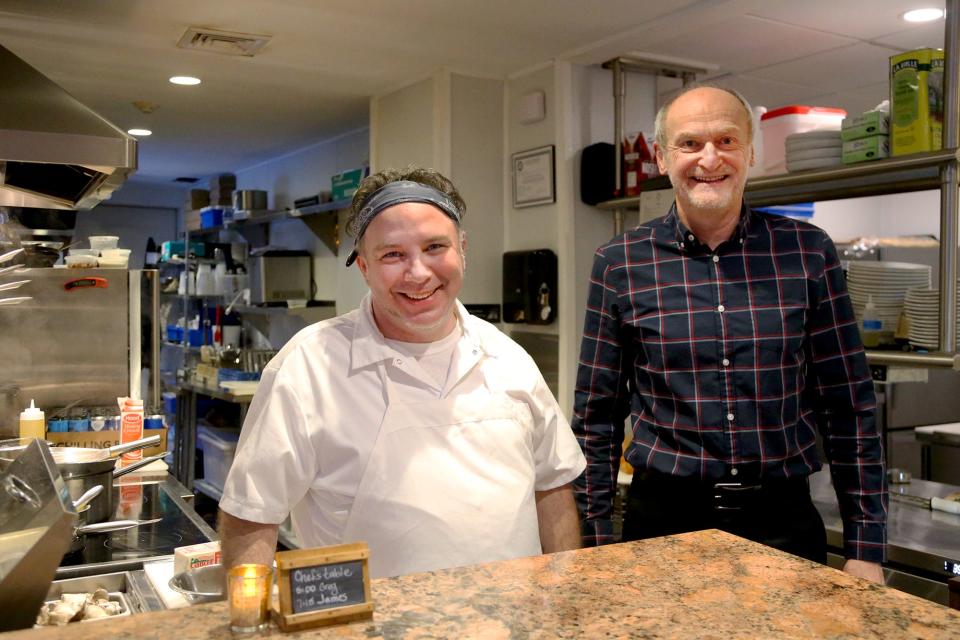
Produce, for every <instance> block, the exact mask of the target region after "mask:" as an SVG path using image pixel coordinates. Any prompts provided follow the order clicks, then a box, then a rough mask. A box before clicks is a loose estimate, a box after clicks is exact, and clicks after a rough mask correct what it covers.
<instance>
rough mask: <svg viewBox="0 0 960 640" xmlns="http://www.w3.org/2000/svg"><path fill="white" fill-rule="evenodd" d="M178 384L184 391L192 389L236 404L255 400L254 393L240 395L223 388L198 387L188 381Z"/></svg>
mask: <svg viewBox="0 0 960 640" xmlns="http://www.w3.org/2000/svg"><path fill="white" fill-rule="evenodd" d="M178 386H179V387H180V389H182V390H184V391H191V392H193V393H195V394H199V395H203V396H208V397H210V398H217V399H218V400H226V401H227V402H234V403H236V404H250V401H251V400H253V395H252V394H251V395H243V396H239V395H236V394H233V393H230V392H229V391H224V390H222V389H208V388H206V387H198V386H196V385H192V384H187V383H181V384H180V385H178Z"/></svg>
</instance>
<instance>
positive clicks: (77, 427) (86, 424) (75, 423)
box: [67, 418, 90, 431]
mask: <svg viewBox="0 0 960 640" xmlns="http://www.w3.org/2000/svg"><path fill="white" fill-rule="evenodd" d="M67 430H68V431H90V418H71V419H70V420H69V424H68V426H67Z"/></svg>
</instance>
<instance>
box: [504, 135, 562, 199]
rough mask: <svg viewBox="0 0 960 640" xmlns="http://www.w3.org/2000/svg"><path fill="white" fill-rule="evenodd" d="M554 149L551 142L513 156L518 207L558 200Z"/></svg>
mask: <svg viewBox="0 0 960 640" xmlns="http://www.w3.org/2000/svg"><path fill="white" fill-rule="evenodd" d="M553 149H554V147H553V145H552V144H551V145H547V146H545V147H537V148H536V149H529V150H527V151H520V152H518V153H515V154H513V155H512V156H511V159H512V162H511V166H512V173H513V206H514V207H516V208H517V209H521V208H523V207H535V206H537V205H541V204H551V203H553V202H556V201H557V188H556V180H555V175H554V159H553V156H554V151H553Z"/></svg>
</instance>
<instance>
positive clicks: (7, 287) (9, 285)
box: [0, 280, 31, 291]
mask: <svg viewBox="0 0 960 640" xmlns="http://www.w3.org/2000/svg"><path fill="white" fill-rule="evenodd" d="M30 282H31V281H30V280H14V281H13V282H4V283H3V284H0V291H11V290H13V289H19V288H20V287H22V286H23V285H25V284H30Z"/></svg>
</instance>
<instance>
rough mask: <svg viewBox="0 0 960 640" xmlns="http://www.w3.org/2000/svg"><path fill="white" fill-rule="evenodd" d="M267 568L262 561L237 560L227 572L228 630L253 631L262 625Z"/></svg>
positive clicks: (265, 606) (268, 592)
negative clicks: (228, 599) (242, 562)
mask: <svg viewBox="0 0 960 640" xmlns="http://www.w3.org/2000/svg"><path fill="white" fill-rule="evenodd" d="M270 577H271V570H270V568H269V567H267V566H265V565H262V564H241V565H238V566H236V567H233V568H232V569H230V572H229V573H228V574H227V593H228V594H229V598H230V630H231V631H233V632H234V633H255V632H257V631H260V630H261V629H263V628H265V627H266V623H267V605H268V603H269V596H270Z"/></svg>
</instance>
